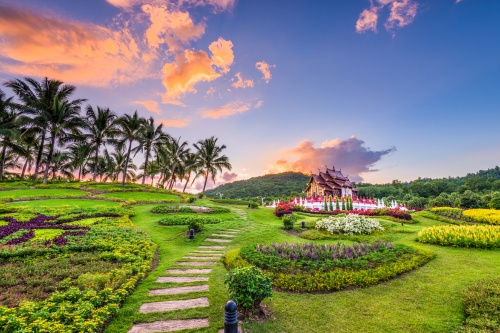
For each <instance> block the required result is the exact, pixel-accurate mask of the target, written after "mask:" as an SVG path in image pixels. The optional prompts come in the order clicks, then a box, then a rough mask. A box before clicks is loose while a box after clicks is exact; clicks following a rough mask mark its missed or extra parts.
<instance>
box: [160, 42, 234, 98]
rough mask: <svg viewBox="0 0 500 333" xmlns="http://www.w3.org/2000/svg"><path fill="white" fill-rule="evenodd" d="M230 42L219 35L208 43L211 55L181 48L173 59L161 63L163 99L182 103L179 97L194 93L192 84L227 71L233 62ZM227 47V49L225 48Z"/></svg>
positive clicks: (210, 79) (208, 79)
mask: <svg viewBox="0 0 500 333" xmlns="http://www.w3.org/2000/svg"><path fill="white" fill-rule="evenodd" d="M232 45H233V44H232V43H231V41H226V40H224V39H222V38H219V39H218V40H217V41H216V42H213V43H212V44H210V46H209V50H210V51H211V52H212V58H210V57H209V56H208V54H207V53H206V52H205V51H202V50H200V51H191V50H184V52H183V53H179V54H177V55H176V56H175V61H174V62H171V63H167V64H165V65H164V66H163V70H162V72H163V86H164V87H165V88H166V90H167V91H166V92H165V93H164V94H163V102H164V103H168V104H176V105H184V104H183V103H182V102H181V101H180V100H179V99H180V98H182V97H183V96H184V95H185V94H186V93H196V92H197V90H196V89H195V87H194V86H195V85H196V84H197V83H199V82H210V81H213V80H215V79H217V78H219V77H220V76H221V75H222V74H224V73H226V72H227V71H229V66H230V65H231V64H232V62H233V53H232V49H231V47H232ZM228 47H229V49H228Z"/></svg>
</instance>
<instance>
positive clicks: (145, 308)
mask: <svg viewBox="0 0 500 333" xmlns="http://www.w3.org/2000/svg"><path fill="white" fill-rule="evenodd" d="M240 231H241V230H240V229H227V230H224V231H223V232H222V231H219V233H214V234H212V235H211V238H206V239H205V242H204V244H203V245H200V246H199V247H198V249H196V250H195V251H192V252H191V253H190V254H189V255H186V256H184V257H183V258H182V261H178V262H176V263H175V264H174V265H175V267H174V268H171V269H167V270H166V271H165V276H160V277H159V278H158V279H157V280H156V282H159V283H186V282H200V283H203V282H208V279H209V276H208V275H209V274H210V273H211V272H212V268H211V267H213V266H215V265H216V264H217V260H219V259H220V258H221V257H222V256H223V254H224V251H225V250H226V248H227V244H229V243H231V242H232V240H233V238H234V237H236V236H237V234H238V232H240ZM222 244H224V245H222ZM186 260H187V261H186ZM207 291H208V284H198V285H194V286H179V287H172V288H161V289H152V290H150V291H149V293H148V295H149V296H151V297H152V299H151V302H147V303H144V304H142V305H141V307H140V308H139V312H140V313H152V312H168V311H175V310H184V309H192V308H198V307H208V306H209V305H210V304H209V302H208V298H207V297H206V296H205V297H204V296H200V294H199V293H200V292H207ZM190 293H197V294H196V296H193V297H192V298H188V299H182V300H169V301H162V302H158V301H157V302H155V301H154V297H155V296H159V295H180V296H182V297H183V298H185V295H186V294H187V295H189V294H190ZM222 315H223V314H222V313H221V318H222ZM221 320H222V319H221ZM208 326H209V322H208V318H195V319H182V320H177V319H170V320H160V321H154V322H150V323H139V324H135V325H134V326H132V328H131V329H130V330H129V331H128V333H160V332H174V331H180V330H185V329H195V328H202V327H208Z"/></svg>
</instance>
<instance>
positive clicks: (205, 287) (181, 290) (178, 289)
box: [148, 284, 208, 296]
mask: <svg viewBox="0 0 500 333" xmlns="http://www.w3.org/2000/svg"><path fill="white" fill-rule="evenodd" d="M198 291H208V285H207V284H202V285H199V286H189V287H175V288H164V289H153V290H150V291H149V293H148V295H149V296H155V295H178V294H187V293H194V292H198Z"/></svg>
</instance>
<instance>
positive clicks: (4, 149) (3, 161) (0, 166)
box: [0, 139, 7, 180]
mask: <svg viewBox="0 0 500 333" xmlns="http://www.w3.org/2000/svg"><path fill="white" fill-rule="evenodd" d="M6 151H7V143H6V142H5V139H4V140H3V148H2V160H1V161H0V180H2V179H3V166H4V165H5V152H6Z"/></svg>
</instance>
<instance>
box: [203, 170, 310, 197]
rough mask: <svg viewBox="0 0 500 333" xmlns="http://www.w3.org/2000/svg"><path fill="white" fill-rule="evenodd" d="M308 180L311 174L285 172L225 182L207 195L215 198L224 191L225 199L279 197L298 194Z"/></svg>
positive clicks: (207, 192) (206, 193)
mask: <svg viewBox="0 0 500 333" xmlns="http://www.w3.org/2000/svg"><path fill="white" fill-rule="evenodd" d="M308 181H309V176H306V175H304V174H303V173H300V172H284V173H279V174H273V175H265V176H260V177H253V178H249V179H246V180H239V181H235V182H233V183H229V184H224V185H221V186H218V187H216V188H214V189H212V190H207V191H205V195H206V196H208V197H211V198H215V197H218V196H219V195H218V194H217V193H222V194H223V198H225V199H250V198H256V197H258V196H263V197H266V198H267V199H270V198H272V197H276V198H279V197H282V196H289V195H291V194H292V193H293V194H297V195H298V194H299V193H301V192H302V191H304V190H305V189H306V185H307V182H308Z"/></svg>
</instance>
